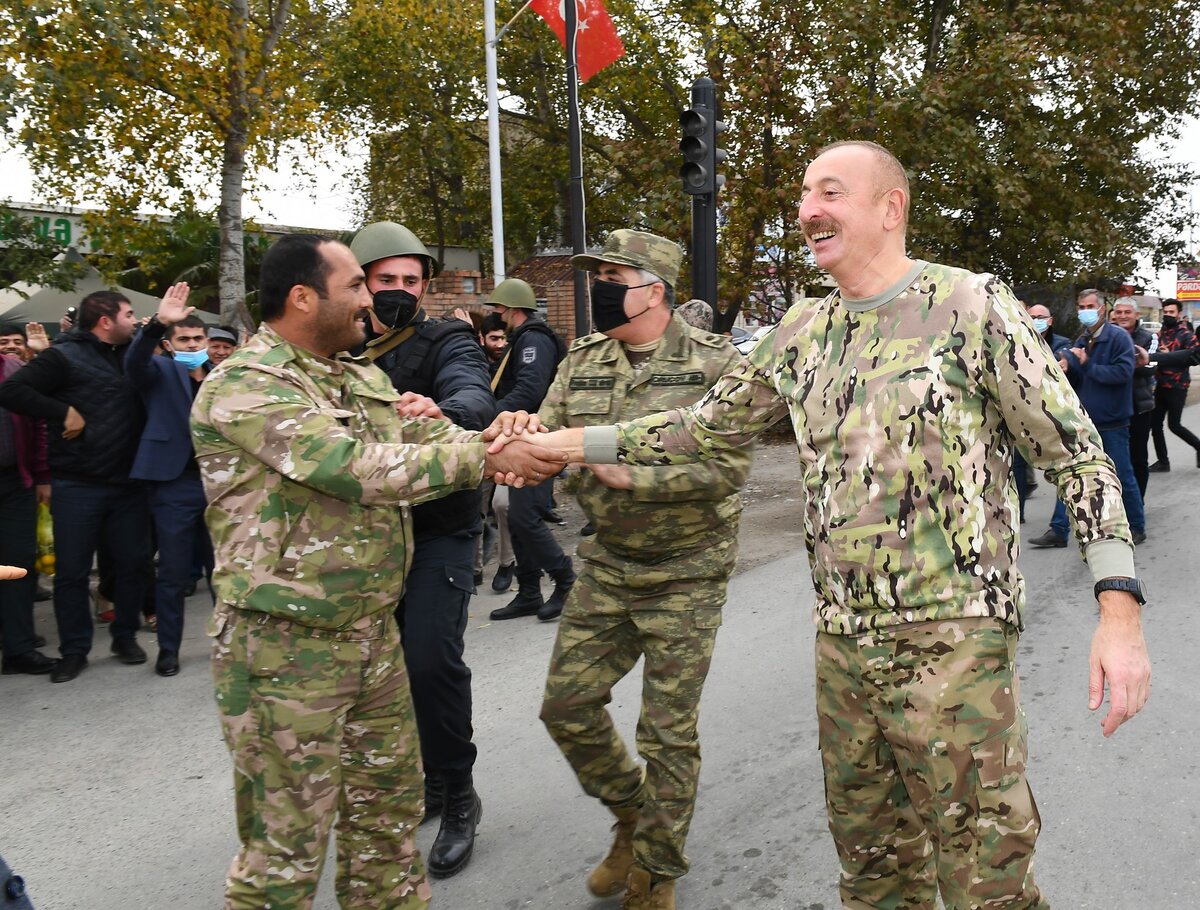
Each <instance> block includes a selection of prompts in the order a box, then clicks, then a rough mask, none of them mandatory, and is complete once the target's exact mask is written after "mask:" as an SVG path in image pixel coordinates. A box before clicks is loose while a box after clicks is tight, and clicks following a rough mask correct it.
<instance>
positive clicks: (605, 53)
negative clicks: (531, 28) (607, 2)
mask: <svg viewBox="0 0 1200 910" xmlns="http://www.w3.org/2000/svg"><path fill="white" fill-rule="evenodd" d="M565 2H571V0H565ZM563 3H564V0H533V2H532V3H531V4H530V7H531V8H532V9H533V11H534V12H535V13H537V14H538V15H539V16H541V17H542V18H543V19H545V20H546V24H547V25H548V26H550V30H551V31H552V32H554V34H556V35H558V40H559V41H561V42H562V45H563V47H566V46H567V22H566V12H565V7H564V6H563ZM575 9H576V10H577V11H578V12H577V13H576V16H577V19H576V21H577V23H578V32H577V33H576V34H577V36H578V37H577V38H576V40H575V58H576V63H578V65H579V80H580V81H581V82H587V81H588V80H589V79H591V78H592V76H594V75H596V73H598V72H600V70H602V69H604V67H606V66H608V65H609V64H610V63H614V62H616V61H617V60H620V59H621V58H622V57H624V56H625V45H623V44H622V43H621V36H620V35H618V34H617V29H616V27H615V26H614V25H613V22H612V19H610V18H609V17H608V10H606V9H605V8H604V0H575Z"/></svg>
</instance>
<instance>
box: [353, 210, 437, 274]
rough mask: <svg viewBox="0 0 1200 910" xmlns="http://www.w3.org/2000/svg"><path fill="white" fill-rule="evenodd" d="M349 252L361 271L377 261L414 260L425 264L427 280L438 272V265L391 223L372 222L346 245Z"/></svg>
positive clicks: (413, 237) (401, 228)
mask: <svg viewBox="0 0 1200 910" xmlns="http://www.w3.org/2000/svg"><path fill="white" fill-rule="evenodd" d="M350 252H352V253H353V254H354V258H355V259H357V260H358V264H359V265H361V266H363V267H364V268H365V267H366V266H368V265H370V264H371V263H372V262H376V261H378V260H380V259H391V258H392V257H393V256H416V257H417V258H418V259H423V260H425V262H427V263H428V273H429V274H428V275H427V276H426V277H428V278H436V277H437V276H438V274H439V273H440V272H441V271H442V267H441V265H440V264H439V263H438V261H437V260H436V259H434V258H433V257H432V256H430V255H429V250H427V249H426V248H425V244H423V243H422V242H421V241H420V240H418V239H417V235H416V234H414V233H413V232H412V231H410V230H409V229H408V228H406V227H405V226H404V225H402V224H396V222H394V221H376V222H375V223H374V224H368V225H367V226H366V227H365V228H363V229H362V230H361V231H359V232H358V233H357V234H355V235H354V239H353V240H352V241H350Z"/></svg>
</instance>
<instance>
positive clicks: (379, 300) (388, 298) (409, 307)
mask: <svg viewBox="0 0 1200 910" xmlns="http://www.w3.org/2000/svg"><path fill="white" fill-rule="evenodd" d="M371 301H372V302H371V309H372V310H374V311H375V318H376V319H378V320H379V321H380V323H381V324H382V325H383V327H384V328H386V329H402V328H404V327H405V326H406V325H408V324H409V323H410V322H412V320H413V317H414V316H416V315H417V307H418V306H420V304H421V301H420V300H418V299H417V298H416V297H414V296H413V295H412V294H410V293H408V291H406V290H404V289H402V288H388V289H387V290H386V291H376V292H375V294H374V295H373V296H372V298H371Z"/></svg>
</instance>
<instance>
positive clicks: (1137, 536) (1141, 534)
mask: <svg viewBox="0 0 1200 910" xmlns="http://www.w3.org/2000/svg"><path fill="white" fill-rule="evenodd" d="M1145 542H1146V532H1145V531H1134V532H1133V544H1134V546H1137V545H1139V544H1143V543H1145Z"/></svg>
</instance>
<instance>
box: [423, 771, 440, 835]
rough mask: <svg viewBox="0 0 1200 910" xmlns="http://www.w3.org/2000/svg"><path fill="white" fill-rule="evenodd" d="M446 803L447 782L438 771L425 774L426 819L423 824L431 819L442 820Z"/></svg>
mask: <svg viewBox="0 0 1200 910" xmlns="http://www.w3.org/2000/svg"><path fill="white" fill-rule="evenodd" d="M445 801H446V781H445V779H444V778H443V777H442V775H440V774H439V773H438V772H436V771H429V770H426V772H425V817H424V818H423V819H421V824H422V825H423V824H425V822H427V821H429V820H430V819H431V818H440V817H441V814H442V809H443V808H444V807H445Z"/></svg>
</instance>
